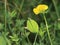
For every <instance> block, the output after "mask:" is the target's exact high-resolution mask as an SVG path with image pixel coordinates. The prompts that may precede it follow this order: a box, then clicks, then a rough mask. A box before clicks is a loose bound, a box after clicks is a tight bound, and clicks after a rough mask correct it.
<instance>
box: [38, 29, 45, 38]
mask: <svg viewBox="0 0 60 45" xmlns="http://www.w3.org/2000/svg"><path fill="white" fill-rule="evenodd" d="M45 32H46V31H43V30H42V29H41V28H40V30H39V35H40V36H41V37H42V38H43V37H44V33H45Z"/></svg>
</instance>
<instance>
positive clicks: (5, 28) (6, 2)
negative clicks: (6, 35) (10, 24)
mask: <svg viewBox="0 0 60 45" xmlns="http://www.w3.org/2000/svg"><path fill="white" fill-rule="evenodd" d="M6 3H7V0H5V2H4V4H5V32H6V15H7V11H6V9H7V8H6Z"/></svg>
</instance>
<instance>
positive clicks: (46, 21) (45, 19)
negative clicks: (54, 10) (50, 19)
mask: <svg viewBox="0 0 60 45" xmlns="http://www.w3.org/2000/svg"><path fill="white" fill-rule="evenodd" d="M43 17H44V20H45V24H46V28H47V34H48V38H49V40H50V44H51V45H53V44H52V40H51V37H50V33H49V29H48V24H47V20H46V17H45V14H43Z"/></svg>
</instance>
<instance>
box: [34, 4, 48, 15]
mask: <svg viewBox="0 0 60 45" xmlns="http://www.w3.org/2000/svg"><path fill="white" fill-rule="evenodd" d="M47 9H48V6H47V5H44V4H41V5H38V6H37V7H36V8H34V9H33V12H34V13H35V14H36V15H37V14H39V13H43V12H45V11H46V10H47Z"/></svg>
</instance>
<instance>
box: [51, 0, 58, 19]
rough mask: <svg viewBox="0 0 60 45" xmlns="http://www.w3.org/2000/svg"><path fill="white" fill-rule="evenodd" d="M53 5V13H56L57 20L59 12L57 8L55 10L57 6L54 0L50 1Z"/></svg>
mask: <svg viewBox="0 0 60 45" xmlns="http://www.w3.org/2000/svg"><path fill="white" fill-rule="evenodd" d="M52 2H53V4H54V7H55V11H56V14H57V18H59V11H58V8H57V4H56V2H55V0H52Z"/></svg>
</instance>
